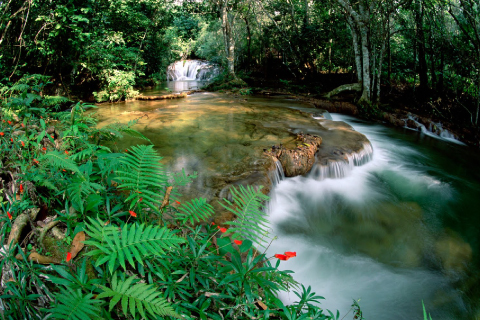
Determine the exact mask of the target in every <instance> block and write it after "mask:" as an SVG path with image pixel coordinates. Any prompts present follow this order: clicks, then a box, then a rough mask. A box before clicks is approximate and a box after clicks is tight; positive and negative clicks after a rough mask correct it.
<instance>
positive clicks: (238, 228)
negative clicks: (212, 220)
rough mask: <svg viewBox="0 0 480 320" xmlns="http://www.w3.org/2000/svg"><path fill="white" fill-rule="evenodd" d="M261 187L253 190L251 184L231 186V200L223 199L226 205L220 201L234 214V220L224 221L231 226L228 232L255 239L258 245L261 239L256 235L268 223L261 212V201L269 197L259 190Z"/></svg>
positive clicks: (262, 231)
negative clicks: (237, 186)
mask: <svg viewBox="0 0 480 320" xmlns="http://www.w3.org/2000/svg"><path fill="white" fill-rule="evenodd" d="M261 189H262V187H260V188H259V189H258V190H257V191H255V189H254V188H253V187H252V186H247V188H245V187H244V186H240V187H239V188H238V189H236V188H235V187H232V188H231V189H230V192H231V193H232V197H233V199H232V201H233V202H230V201H228V200H227V199H223V200H224V201H225V202H226V203H227V205H224V204H223V203H220V204H221V205H222V207H224V208H225V209H227V210H228V211H230V212H232V213H233V214H234V215H235V216H236V220H235V221H229V222H226V223H225V224H228V225H231V226H232V227H231V228H230V229H229V230H228V232H229V233H236V234H238V235H239V236H240V237H242V238H244V239H252V240H253V239H255V241H256V242H257V243H258V244H260V245H262V242H263V240H262V239H258V235H259V234H262V233H264V232H265V229H267V227H268V224H269V222H268V220H267V219H266V218H265V213H264V212H263V202H264V201H267V200H268V199H269V198H268V196H266V195H264V194H263V193H262V192H261Z"/></svg>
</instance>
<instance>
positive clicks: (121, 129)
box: [102, 120, 151, 142]
mask: <svg viewBox="0 0 480 320" xmlns="http://www.w3.org/2000/svg"><path fill="white" fill-rule="evenodd" d="M137 122H138V120H132V121H129V122H128V124H125V123H119V122H116V123H113V124H110V125H108V126H105V127H103V128H102V130H103V131H109V132H113V133H115V134H116V135H117V136H119V137H121V136H122V133H125V134H128V135H129V136H131V137H135V138H139V139H142V140H146V141H148V142H151V141H150V139H148V138H147V137H145V136H144V135H143V134H142V133H141V132H139V131H137V130H135V129H133V128H132V126H133V125H135V124H136V123H137Z"/></svg>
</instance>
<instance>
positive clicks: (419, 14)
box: [415, 0, 428, 94]
mask: <svg viewBox="0 0 480 320" xmlns="http://www.w3.org/2000/svg"><path fill="white" fill-rule="evenodd" d="M420 1H421V0H420ZM423 14H424V8H423V3H419V4H418V8H417V10H416V11H415V23H416V27H417V47H418V73H419V76H420V86H419V87H418V90H419V91H420V93H421V94H423V93H425V92H426V91H427V89H428V74H427V71H428V69H427V60H426V58H425V33H424V31H423Z"/></svg>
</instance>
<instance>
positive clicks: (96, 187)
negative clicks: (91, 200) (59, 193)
mask: <svg viewBox="0 0 480 320" xmlns="http://www.w3.org/2000/svg"><path fill="white" fill-rule="evenodd" d="M103 189H104V186H102V185H100V184H98V183H93V182H90V181H89V180H87V179H85V178H84V177H82V176H80V177H76V178H75V179H74V181H72V182H71V183H70V184H69V185H68V186H67V190H66V191H67V196H68V198H69V199H70V201H71V203H72V205H76V206H77V207H78V209H79V210H80V212H83V210H84V205H83V203H84V202H85V200H86V199H87V197H88V196H89V195H90V194H92V193H96V192H97V191H100V190H103Z"/></svg>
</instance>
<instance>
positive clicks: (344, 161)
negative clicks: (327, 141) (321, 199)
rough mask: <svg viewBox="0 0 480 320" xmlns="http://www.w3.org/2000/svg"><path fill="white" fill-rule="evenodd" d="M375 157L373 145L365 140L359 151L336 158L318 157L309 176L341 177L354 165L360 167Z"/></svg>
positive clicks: (317, 178)
mask: <svg viewBox="0 0 480 320" xmlns="http://www.w3.org/2000/svg"><path fill="white" fill-rule="evenodd" d="M372 158H373V147H372V144H371V143H370V142H364V143H363V148H362V149H361V150H360V151H358V152H352V153H347V154H344V155H342V158H336V159H331V158H330V159H328V158H327V159H316V163H315V164H314V165H313V168H312V170H311V171H310V173H309V177H310V178H312V179H315V180H324V179H327V178H331V179H339V178H344V177H346V176H347V175H348V174H349V173H350V172H351V171H352V170H353V168H354V167H359V166H362V165H364V164H366V163H367V162H369V161H370V160H372Z"/></svg>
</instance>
